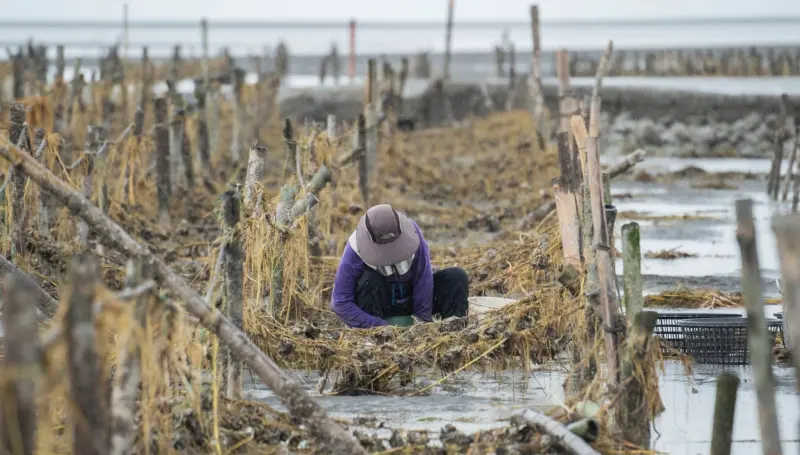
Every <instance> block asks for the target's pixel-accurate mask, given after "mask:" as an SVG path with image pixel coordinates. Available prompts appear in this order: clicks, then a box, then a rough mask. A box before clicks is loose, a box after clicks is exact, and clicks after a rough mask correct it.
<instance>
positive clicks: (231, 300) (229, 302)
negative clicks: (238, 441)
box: [222, 190, 244, 400]
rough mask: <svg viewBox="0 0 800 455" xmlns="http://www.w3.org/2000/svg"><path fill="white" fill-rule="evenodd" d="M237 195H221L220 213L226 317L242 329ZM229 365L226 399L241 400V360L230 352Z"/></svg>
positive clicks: (228, 192)
mask: <svg viewBox="0 0 800 455" xmlns="http://www.w3.org/2000/svg"><path fill="white" fill-rule="evenodd" d="M240 201H241V200H240V198H239V194H238V193H237V192H236V191H232V190H231V191H227V192H225V194H224V195H223V197H222V212H223V214H224V221H225V230H226V231H227V235H226V236H225V238H226V241H225V247H224V248H225V300H226V305H225V307H226V309H227V310H228V317H229V318H230V319H231V322H232V323H233V324H234V325H236V327H237V328H239V330H244V328H243V325H242V324H243V322H242V321H243V320H244V319H243V318H244V313H243V302H244V295H243V288H244V265H243V261H244V257H243V256H244V255H243V253H242V235H241V232H240V231H239V230H238V229H237V224H238V223H239V206H240ZM226 357H227V359H228V365H227V368H226V369H227V373H228V380H227V381H226V382H227V385H228V390H227V396H228V398H231V399H234V400H241V399H242V360H241V359H239V358H236V357H234V356H232V355H230V354H228V355H227V356H226Z"/></svg>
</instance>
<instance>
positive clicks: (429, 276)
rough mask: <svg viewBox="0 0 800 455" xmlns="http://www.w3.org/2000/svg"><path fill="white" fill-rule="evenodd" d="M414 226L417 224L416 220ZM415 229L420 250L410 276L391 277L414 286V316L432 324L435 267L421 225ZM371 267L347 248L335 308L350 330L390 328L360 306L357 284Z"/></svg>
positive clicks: (339, 272)
mask: <svg viewBox="0 0 800 455" xmlns="http://www.w3.org/2000/svg"><path fill="white" fill-rule="evenodd" d="M412 223H414V222H413V221H412ZM414 228H415V229H416V230H417V235H419V249H418V250H417V253H416V256H414V261H413V262H412V263H411V269H409V271H408V273H406V274H404V275H402V276H400V277H396V276H395V277H391V278H389V279H390V280H391V281H395V282H397V281H399V282H404V283H408V282H410V284H411V286H412V287H413V291H412V300H413V304H414V316H416V317H418V318H420V319H422V320H423V321H428V322H429V321H431V319H432V313H433V270H432V268H431V255H430V251H429V250H428V244H427V243H426V242H425V238H424V237H423V236H422V231H421V230H420V228H419V226H417V223H414ZM367 267H368V266H367V264H365V263H364V261H363V260H361V257H359V256H358V254H357V253H356V252H355V251H354V250H353V248H352V247H350V243H349V242H348V243H347V246H346V247H345V248H344V253H343V254H342V260H341V261H340V262H339V268H338V269H337V270H336V279H335V280H334V282H333V295H332V297H331V306H332V307H333V312H334V313H336V315H337V316H339V319H341V320H342V321H344V323H345V324H347V325H348V326H350V327H359V328H368V327H375V326H380V325H387V323H386V321H384V320H383V319H381V318H378V317H375V316H372V315H371V314H368V313H366V312H365V311H363V310H362V309H361V308H359V307H357V306H356V302H355V295H356V285H357V284H358V279H359V278H360V277H361V274H362V273H363V272H364V270H366V268H367Z"/></svg>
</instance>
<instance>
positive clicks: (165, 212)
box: [154, 97, 172, 225]
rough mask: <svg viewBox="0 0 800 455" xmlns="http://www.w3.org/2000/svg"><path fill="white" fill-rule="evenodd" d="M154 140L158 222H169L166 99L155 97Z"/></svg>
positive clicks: (169, 182) (169, 184)
mask: <svg viewBox="0 0 800 455" xmlns="http://www.w3.org/2000/svg"><path fill="white" fill-rule="evenodd" d="M154 110H155V120H156V123H155V125H154V128H155V136H156V137H155V140H156V190H157V197H158V214H159V220H160V221H159V222H160V223H161V224H165V225H168V224H169V223H170V216H169V201H170V199H171V198H172V182H171V181H170V167H169V129H168V128H167V100H166V99H164V98H163V97H159V98H156V99H155V103H154Z"/></svg>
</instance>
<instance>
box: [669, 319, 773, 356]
mask: <svg viewBox="0 0 800 455" xmlns="http://www.w3.org/2000/svg"><path fill="white" fill-rule="evenodd" d="M676 324H677V325H678V326H679V327H680V328H682V329H683V336H684V344H685V346H686V353H687V354H689V355H691V356H692V357H693V358H694V361H695V362H697V363H706V364H716V365H747V363H748V359H749V355H750V349H749V347H748V345H747V319H746V318H742V317H738V318H730V317H726V318H702V319H700V318H696V319H684V320H679V321H676ZM767 324H768V328H769V334H770V338H771V341H772V343H773V344H774V343H775V338H776V335H777V334H778V331H779V330H780V326H781V323H780V321H779V320H777V319H767Z"/></svg>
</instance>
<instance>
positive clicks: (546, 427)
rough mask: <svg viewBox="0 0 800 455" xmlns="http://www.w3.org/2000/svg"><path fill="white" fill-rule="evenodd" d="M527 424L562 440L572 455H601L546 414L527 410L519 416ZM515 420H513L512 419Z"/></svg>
mask: <svg viewBox="0 0 800 455" xmlns="http://www.w3.org/2000/svg"><path fill="white" fill-rule="evenodd" d="M518 418H519V419H521V420H522V421H523V422H524V423H525V424H527V425H529V426H531V427H533V428H535V429H537V430H539V431H541V432H543V433H545V434H548V435H550V436H552V437H553V438H556V439H559V440H561V443H562V444H564V447H565V448H566V449H567V452H568V453H569V454H570V455H600V452H598V451H596V450H595V449H593V448H592V446H590V445H589V443H588V442H586V441H584V440H583V438H581V437H580V436H578V435H576V434H574V433H573V432H571V431H570V430H569V429H567V427H565V426H564V425H562V424H560V423H559V422H557V421H555V420H553V419H552V418H551V417H548V416H546V415H544V414H541V413H538V412H536V411H534V410H532V409H526V410H525V411H524V412H523V413H522V414H520V415H519V416H518ZM512 419H513V418H512Z"/></svg>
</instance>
